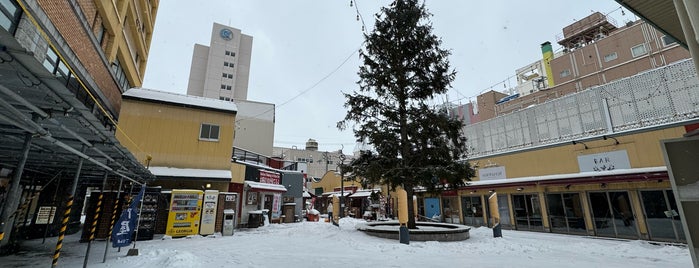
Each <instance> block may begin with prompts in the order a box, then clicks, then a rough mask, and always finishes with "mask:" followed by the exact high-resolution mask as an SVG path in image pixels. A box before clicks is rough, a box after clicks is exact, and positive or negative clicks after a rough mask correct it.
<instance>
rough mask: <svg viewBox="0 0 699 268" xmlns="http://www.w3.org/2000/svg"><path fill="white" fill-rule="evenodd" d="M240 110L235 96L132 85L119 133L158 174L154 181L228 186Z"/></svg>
mask: <svg viewBox="0 0 699 268" xmlns="http://www.w3.org/2000/svg"><path fill="white" fill-rule="evenodd" d="M236 111H237V109H236V106H235V104H233V103H231V102H226V101H220V100H214V99H207V98H202V97H194V96H187V95H179V94H174V93H168V92H162V91H155V90H148V89H141V88H132V89H130V90H129V91H127V92H125V93H124V101H123V105H122V110H121V118H120V120H119V128H120V129H121V130H122V131H123V133H122V131H119V132H118V133H117V138H118V139H119V140H120V141H121V143H122V144H123V145H124V146H126V147H127V148H128V149H129V150H130V151H131V152H133V154H134V155H135V156H136V158H137V159H138V160H139V161H141V162H142V163H144V164H146V165H147V166H148V167H149V169H150V170H151V172H153V174H154V175H156V176H157V177H158V180H157V181H156V182H155V183H154V185H160V186H163V187H164V188H194V189H201V188H202V187H204V188H211V189H216V190H219V191H227V190H228V184H229V183H230V182H231V152H232V148H233V136H234V131H235V130H234V124H235V116H236ZM149 157H150V158H149ZM168 178H177V179H176V180H174V179H168Z"/></svg>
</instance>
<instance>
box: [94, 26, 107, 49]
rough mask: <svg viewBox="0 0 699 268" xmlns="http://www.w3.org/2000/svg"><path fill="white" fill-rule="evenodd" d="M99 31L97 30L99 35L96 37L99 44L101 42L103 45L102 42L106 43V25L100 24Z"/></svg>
mask: <svg viewBox="0 0 699 268" xmlns="http://www.w3.org/2000/svg"><path fill="white" fill-rule="evenodd" d="M99 27H100V28H99V29H97V35H96V36H95V37H96V38H97V42H99V44H100V45H102V42H103V41H104V34H105V31H106V30H105V29H104V25H102V24H100V25H99Z"/></svg>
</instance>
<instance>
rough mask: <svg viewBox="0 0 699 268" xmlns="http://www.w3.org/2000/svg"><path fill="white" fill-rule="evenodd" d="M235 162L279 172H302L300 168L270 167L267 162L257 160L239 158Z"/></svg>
mask: <svg viewBox="0 0 699 268" xmlns="http://www.w3.org/2000/svg"><path fill="white" fill-rule="evenodd" d="M235 162H236V163H238V164H243V165H248V166H253V167H258V168H263V169H267V170H272V171H277V172H281V173H299V174H302V173H301V171H298V170H286V169H277V168H273V167H270V166H268V165H265V164H260V163H257V162H255V161H249V160H244V161H240V160H238V161H235Z"/></svg>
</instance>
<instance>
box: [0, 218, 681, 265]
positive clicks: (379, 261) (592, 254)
mask: <svg viewBox="0 0 699 268" xmlns="http://www.w3.org/2000/svg"><path fill="white" fill-rule="evenodd" d="M362 223H364V221H363V220H357V219H351V218H342V219H341V220H340V222H339V228H338V226H335V225H333V224H331V223H326V222H308V221H304V222H298V223H289V224H272V225H265V226H261V227H259V228H251V229H236V231H235V234H234V235H233V236H219V235H216V236H215V238H212V236H208V237H202V236H191V237H188V238H170V239H165V240H163V239H160V237H156V239H154V240H150V241H139V242H138V243H137V246H136V248H138V249H139V253H140V255H139V256H130V257H126V256H125V255H126V252H127V251H128V250H127V248H124V249H122V250H121V252H117V249H113V248H109V252H108V256H107V262H106V263H102V256H103V254H104V246H105V245H104V241H94V242H93V244H92V250H91V251H90V255H91V256H90V259H89V263H88V266H89V267H110V268H122V267H125V268H133V267H206V268H209V267H241V266H242V267H316V266H343V267H377V266H380V267H383V266H389V267H465V266H472V265H475V266H478V267H505V266H517V267H537V268H538V267H634V268H644V267H648V268H650V267H660V266H662V267H691V266H692V263H691V259H690V257H689V251H688V250H687V248H686V247H685V246H672V245H656V244H657V243H654V244H651V243H649V242H646V241H627V240H615V239H600V238H591V237H583V236H569V235H558V234H550V233H536V232H525V231H510V230H503V237H502V238H493V233H492V229H488V228H485V227H480V228H472V229H471V232H470V234H471V238H470V239H468V240H465V241H458V242H411V243H410V244H408V245H405V244H400V243H399V242H398V241H397V240H387V239H381V238H377V237H372V236H368V235H366V234H364V233H362V232H361V231H357V230H356V228H355V227H356V226H357V225H359V224H362ZM78 240H79V234H75V235H71V236H68V237H67V238H66V240H65V241H64V247H63V250H62V254H61V258H60V259H59V262H58V266H59V267H80V266H82V263H83V258H84V254H85V250H86V246H87V245H86V243H79V242H78ZM53 246H55V238H51V239H47V243H46V244H41V239H37V240H32V241H27V242H25V243H24V244H23V247H24V248H26V249H28V250H30V253H29V254H27V253H23V254H17V255H11V256H4V257H0V263H1V264H2V265H0V266H2V267H41V266H49V265H50V263H51V256H52V253H53ZM129 248H130V247H129Z"/></svg>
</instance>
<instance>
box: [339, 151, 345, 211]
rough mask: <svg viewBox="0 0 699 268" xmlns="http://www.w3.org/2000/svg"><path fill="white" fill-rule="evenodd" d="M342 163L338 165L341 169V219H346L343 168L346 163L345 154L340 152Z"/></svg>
mask: <svg viewBox="0 0 699 268" xmlns="http://www.w3.org/2000/svg"><path fill="white" fill-rule="evenodd" d="M339 158H340V163H338V164H337V167H338V169H340V219H342V217H344V216H345V215H344V213H345V171H344V170H343V168H342V166H343V164H344V163H345V154H343V153H342V151H340V156H339Z"/></svg>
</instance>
